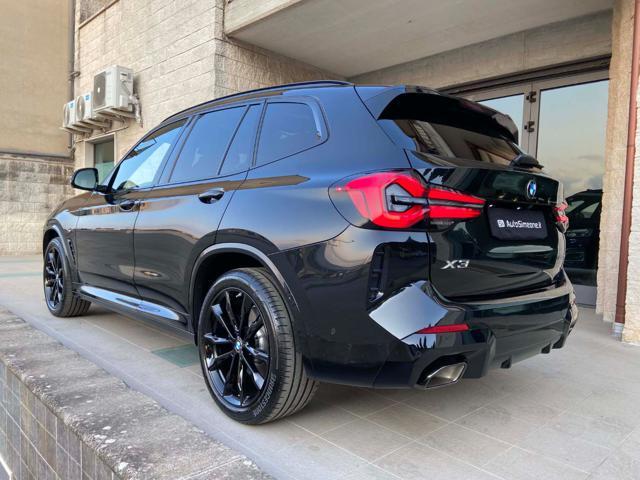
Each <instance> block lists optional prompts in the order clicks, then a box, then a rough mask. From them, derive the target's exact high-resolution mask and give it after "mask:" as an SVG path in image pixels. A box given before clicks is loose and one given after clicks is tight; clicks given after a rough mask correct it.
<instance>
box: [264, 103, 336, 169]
mask: <svg viewBox="0 0 640 480" xmlns="http://www.w3.org/2000/svg"><path fill="white" fill-rule="evenodd" d="M322 141H323V135H322V125H321V124H320V119H319V118H318V117H317V115H315V114H314V111H313V109H312V108H311V106H310V105H308V104H306V103H288V102H287V103H285V102H272V103H268V104H267V107H266V111H265V114H264V119H263V121H262V127H261V129H260V139H259V141H258V153H257V156H256V166H259V165H264V164H266V163H270V162H273V161H275V160H280V159H281V158H285V157H288V156H290V155H293V154H295V153H298V152H302V151H303V150H307V149H309V148H312V147H315V146H316V145H319V144H320V143H322Z"/></svg>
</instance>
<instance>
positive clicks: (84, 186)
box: [71, 168, 98, 191]
mask: <svg viewBox="0 0 640 480" xmlns="http://www.w3.org/2000/svg"><path fill="white" fill-rule="evenodd" d="M97 185H98V169H97V168H80V169H78V170H76V171H75V172H73V177H71V186H72V187H74V188H78V189H80V190H89V191H93V190H95V188H96V186H97Z"/></svg>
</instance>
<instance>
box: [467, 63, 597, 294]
mask: <svg viewBox="0 0 640 480" xmlns="http://www.w3.org/2000/svg"><path fill="white" fill-rule="evenodd" d="M608 83H609V82H608V80H607V72H595V73H589V74H584V75H577V76H573V77H568V78H567V77H565V78H557V79H553V80H545V81H537V82H530V83H524V84H520V85H516V86H510V87H508V88H501V89H494V90H486V91H482V92H479V93H474V94H473V95H467V98H469V99H471V100H476V101H479V102H480V103H482V104H485V105H487V106H489V107H491V108H494V109H496V110H498V111H501V112H503V113H506V114H507V115H509V116H510V117H511V118H512V119H513V120H514V122H515V123H516V125H518V126H519V128H520V146H521V147H522V148H523V149H524V150H525V151H527V152H529V153H530V154H532V155H534V156H535V157H536V158H537V159H538V161H539V162H540V163H541V164H542V165H543V166H544V172H545V173H548V174H549V175H551V176H553V177H555V178H557V179H559V180H560V181H562V183H563V185H564V196H565V199H566V201H567V203H568V204H569V207H568V209H567V215H568V217H569V230H568V231H567V235H566V238H567V253H566V258H565V270H566V271H567V274H568V275H569V278H570V279H571V281H572V282H573V284H574V286H575V289H576V295H577V297H578V301H579V303H582V304H585V305H595V300H596V288H595V287H596V276H597V275H596V273H597V268H598V250H599V240H600V212H601V211H602V206H601V203H602V177H603V174H604V151H605V135H606V121H607V98H608Z"/></svg>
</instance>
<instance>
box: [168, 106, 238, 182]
mask: <svg viewBox="0 0 640 480" xmlns="http://www.w3.org/2000/svg"><path fill="white" fill-rule="evenodd" d="M245 110H246V108H245V107H244V106H242V107H233V108H226V109H224V110H216V111H213V112H209V113H205V114H204V115H202V116H201V117H200V118H198V119H197V120H196V123H195V125H194V126H193V128H192V129H191V132H190V133H189V137H188V138H187V139H186V140H185V142H184V146H183V147H182V151H181V152H180V155H179V156H178V159H177V160H176V164H175V167H174V168H173V172H172V173H171V179H170V183H180V182H189V181H192V180H204V179H206V178H212V177H215V176H217V175H218V170H219V169H220V165H221V164H222V159H223V157H224V153H225V152H226V150H227V147H228V146H229V142H231V137H232V136H233V133H234V132H235V131H236V127H237V126H238V123H240V119H241V118H242V114H243V113H244V112H245Z"/></svg>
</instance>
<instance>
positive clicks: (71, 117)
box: [62, 100, 76, 128]
mask: <svg viewBox="0 0 640 480" xmlns="http://www.w3.org/2000/svg"><path fill="white" fill-rule="evenodd" d="M75 123H76V101H75V100H71V101H70V102H67V103H65V104H64V107H62V128H71V127H72V126H73V125H74V124H75Z"/></svg>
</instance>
